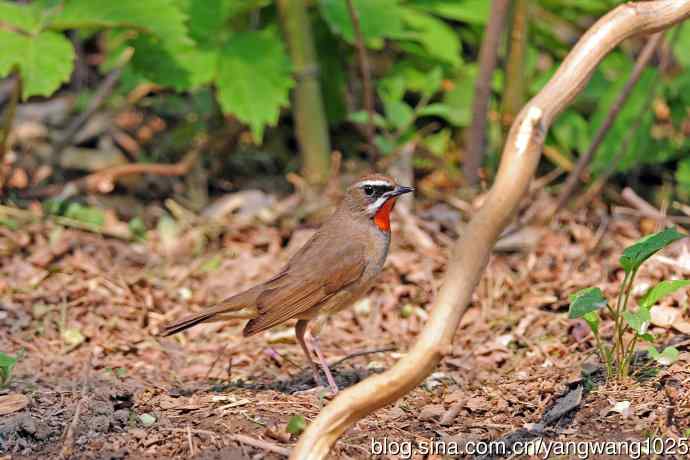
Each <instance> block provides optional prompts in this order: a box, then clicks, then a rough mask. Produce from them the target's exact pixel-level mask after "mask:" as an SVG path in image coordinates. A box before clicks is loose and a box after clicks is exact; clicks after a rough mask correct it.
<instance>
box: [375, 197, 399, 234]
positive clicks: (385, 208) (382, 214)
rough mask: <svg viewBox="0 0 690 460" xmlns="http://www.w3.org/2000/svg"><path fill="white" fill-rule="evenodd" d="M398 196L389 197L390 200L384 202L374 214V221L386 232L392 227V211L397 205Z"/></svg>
mask: <svg viewBox="0 0 690 460" xmlns="http://www.w3.org/2000/svg"><path fill="white" fill-rule="evenodd" d="M395 200H396V197H393V198H389V199H388V201H386V202H385V203H383V205H382V206H381V207H380V208H379V210H378V211H376V215H375V216H374V223H375V224H376V226H377V227H378V228H379V229H381V230H382V231H384V232H389V231H390V229H391V211H393V207H395Z"/></svg>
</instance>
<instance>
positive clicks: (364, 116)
mask: <svg viewBox="0 0 690 460" xmlns="http://www.w3.org/2000/svg"><path fill="white" fill-rule="evenodd" d="M347 119H348V120H349V121H351V122H352V123H358V124H362V125H366V124H367V123H369V112H367V111H366V110H358V111H357V112H354V113H351V114H349V115H348V116H347ZM373 120H374V126H377V127H379V128H385V127H386V120H385V119H384V118H383V117H382V116H381V115H380V114H378V113H374V116H373Z"/></svg>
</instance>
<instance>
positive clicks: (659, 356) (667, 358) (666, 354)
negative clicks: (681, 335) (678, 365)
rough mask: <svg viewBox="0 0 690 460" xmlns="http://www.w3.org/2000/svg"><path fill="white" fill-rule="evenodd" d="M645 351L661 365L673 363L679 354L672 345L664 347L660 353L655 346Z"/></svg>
mask: <svg viewBox="0 0 690 460" xmlns="http://www.w3.org/2000/svg"><path fill="white" fill-rule="evenodd" d="M647 353H649V356H650V357H651V358H652V359H653V360H654V361H656V362H657V363H659V364H661V365H662V366H668V365H670V364H673V363H674V362H676V361H677V360H678V355H679V354H680V353H679V352H678V350H677V349H676V348H674V347H666V348H664V351H662V352H661V353H659V352H658V351H657V349H656V348H654V347H651V348H650V349H649V350H647Z"/></svg>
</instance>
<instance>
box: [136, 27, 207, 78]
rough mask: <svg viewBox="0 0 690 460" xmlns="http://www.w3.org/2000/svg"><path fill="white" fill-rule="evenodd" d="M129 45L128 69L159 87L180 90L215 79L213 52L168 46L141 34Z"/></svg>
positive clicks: (191, 47) (181, 46)
mask: <svg viewBox="0 0 690 460" xmlns="http://www.w3.org/2000/svg"><path fill="white" fill-rule="evenodd" d="M131 44H132V45H134V48H135V53H134V57H133V58H132V67H133V68H134V69H135V70H136V71H137V73H140V74H141V75H142V76H144V77H146V78H148V79H149V80H151V81H152V82H154V83H157V84H159V85H162V86H168V87H171V88H175V89H176V90H178V91H184V90H189V89H194V88H198V87H200V86H202V85H205V84H207V83H209V82H211V81H212V80H213V78H214V77H215V73H216V68H217V62H218V55H217V53H216V50H214V49H202V48H198V47H197V46H195V45H176V46H168V45H167V44H166V43H165V42H164V41H162V40H160V39H158V38H156V37H154V36H151V35H141V36H139V37H137V38H136V39H135V40H133V41H132V42H131Z"/></svg>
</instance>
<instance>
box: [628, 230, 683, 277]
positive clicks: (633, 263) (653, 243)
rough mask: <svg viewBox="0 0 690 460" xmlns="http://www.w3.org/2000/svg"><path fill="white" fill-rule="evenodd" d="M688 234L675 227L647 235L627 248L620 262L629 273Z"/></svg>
mask: <svg viewBox="0 0 690 460" xmlns="http://www.w3.org/2000/svg"><path fill="white" fill-rule="evenodd" d="M686 236H687V235H684V234H683V233H679V232H677V231H676V230H675V229H673V228H667V229H666V230H663V231H661V232H658V233H653V234H651V235H647V236H645V237H644V238H642V239H640V240H639V241H637V242H636V243H635V244H633V245H632V246H629V247H627V248H625V250H624V251H623V255H621V257H620V259H619V261H618V262H619V263H620V264H621V267H623V269H624V270H625V271H626V272H627V273H630V272H632V271H634V270H637V269H638V268H639V267H640V265H642V263H643V262H644V261H645V260H647V259H649V258H650V257H651V256H653V255H654V254H656V253H657V252H658V251H660V250H661V249H663V248H665V247H666V246H668V245H669V244H671V243H673V242H674V241H678V240H680V239H681V238H685V237H686Z"/></svg>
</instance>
